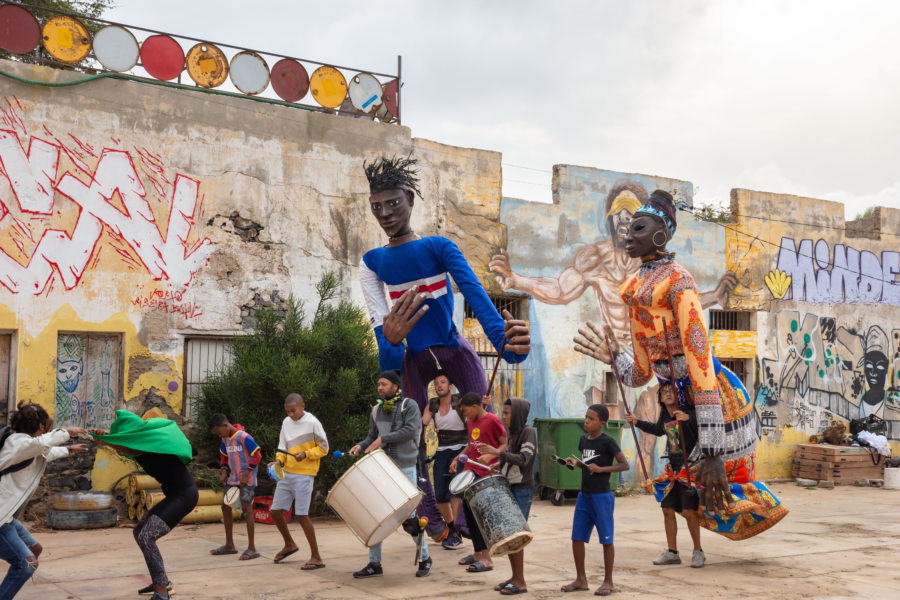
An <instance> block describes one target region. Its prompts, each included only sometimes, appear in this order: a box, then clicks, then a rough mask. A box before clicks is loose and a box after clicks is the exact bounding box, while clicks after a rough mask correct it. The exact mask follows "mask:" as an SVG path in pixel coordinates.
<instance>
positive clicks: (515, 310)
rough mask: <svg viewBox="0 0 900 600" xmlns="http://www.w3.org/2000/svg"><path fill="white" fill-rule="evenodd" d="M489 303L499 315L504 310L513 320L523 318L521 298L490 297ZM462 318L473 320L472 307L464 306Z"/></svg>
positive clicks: (523, 300)
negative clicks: (491, 303) (492, 304)
mask: <svg viewBox="0 0 900 600" xmlns="http://www.w3.org/2000/svg"><path fill="white" fill-rule="evenodd" d="M490 298H491V302H493V303H494V307H495V308H496V309H497V312H499V313H500V314H501V315H502V314H503V311H504V310H508V311H509V313H510V314H511V315H512V316H513V319H524V318H525V317H524V316H523V315H524V314H525V307H526V305H525V299H524V298H522V297H521V296H491V297H490ZM464 313H465V314H464V318H466V319H474V318H476V317H475V311H474V310H472V307H471V306H469V303H468V302H465V304H464Z"/></svg>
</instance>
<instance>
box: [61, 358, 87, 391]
mask: <svg viewBox="0 0 900 600" xmlns="http://www.w3.org/2000/svg"><path fill="white" fill-rule="evenodd" d="M56 362H57V364H58V367H57V369H56V381H58V382H59V385H61V386H62V387H63V389H64V390H66V392H68V393H70V394H71V393H73V392H74V391H75V389H76V388H78V382H79V381H81V375H82V374H83V373H84V359H82V358H79V359H78V360H59V359H57V360H56Z"/></svg>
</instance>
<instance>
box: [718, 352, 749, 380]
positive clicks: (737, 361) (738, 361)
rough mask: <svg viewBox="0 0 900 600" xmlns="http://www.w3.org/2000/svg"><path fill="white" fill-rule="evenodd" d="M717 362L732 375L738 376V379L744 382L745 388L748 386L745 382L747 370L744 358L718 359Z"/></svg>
mask: <svg viewBox="0 0 900 600" xmlns="http://www.w3.org/2000/svg"><path fill="white" fill-rule="evenodd" d="M719 362H721V363H722V365H723V366H724V367H725V368H727V369H728V370H730V371H731V372H732V373H734V374H735V375H737V376H738V379H740V380H741V381H743V382H744V385H745V386H749V385H750V382H749V381H748V380H747V373H748V372H749V370H748V369H747V363H748V362H749V360H748V359H745V358H720V359H719Z"/></svg>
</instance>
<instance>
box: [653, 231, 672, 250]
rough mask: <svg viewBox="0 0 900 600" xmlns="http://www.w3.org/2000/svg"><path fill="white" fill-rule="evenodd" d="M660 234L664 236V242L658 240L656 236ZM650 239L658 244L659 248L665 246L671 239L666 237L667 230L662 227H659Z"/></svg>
mask: <svg viewBox="0 0 900 600" xmlns="http://www.w3.org/2000/svg"><path fill="white" fill-rule="evenodd" d="M658 234H662V236H663V241H662V243H660V242H657V241H656V236H657V235H658ZM650 239H651V240H652V241H653V245H654V246H656V247H657V248H665V247H666V242H668V241H669V240H668V238H667V237H666V232H665V231H663V230H662V229H657V230H656V232H655V233H654V234H653V237H652V238H650Z"/></svg>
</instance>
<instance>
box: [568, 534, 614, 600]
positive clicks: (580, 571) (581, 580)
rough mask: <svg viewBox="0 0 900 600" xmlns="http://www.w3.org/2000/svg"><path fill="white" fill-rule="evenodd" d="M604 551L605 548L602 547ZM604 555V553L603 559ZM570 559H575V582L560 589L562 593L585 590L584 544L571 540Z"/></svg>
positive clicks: (586, 582)
mask: <svg viewBox="0 0 900 600" xmlns="http://www.w3.org/2000/svg"><path fill="white" fill-rule="evenodd" d="M603 548H604V549H606V546H604V547H603ZM605 556H606V554H605V553H604V557H605ZM572 558H574V559H575V581H573V582H572V583H570V584H568V585H564V586H563V587H562V591H564V592H571V591H574V590H586V589H587V587H588V581H587V574H586V573H585V572H584V542H580V541H578V540H572Z"/></svg>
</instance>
